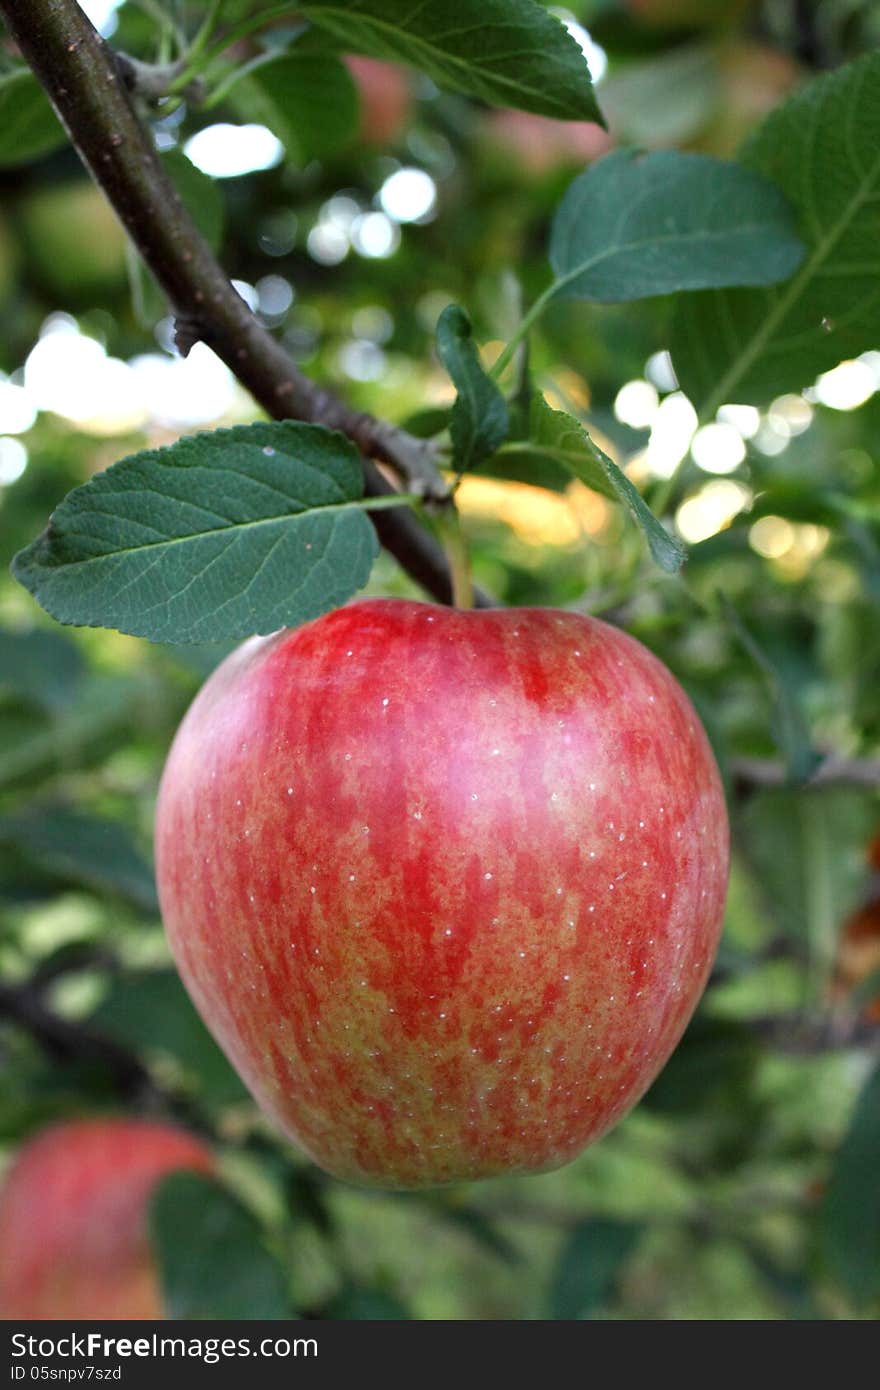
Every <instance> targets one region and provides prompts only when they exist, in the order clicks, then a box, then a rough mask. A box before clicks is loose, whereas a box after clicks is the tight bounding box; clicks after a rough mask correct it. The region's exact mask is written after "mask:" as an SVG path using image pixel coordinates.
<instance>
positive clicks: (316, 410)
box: [0, 0, 489, 605]
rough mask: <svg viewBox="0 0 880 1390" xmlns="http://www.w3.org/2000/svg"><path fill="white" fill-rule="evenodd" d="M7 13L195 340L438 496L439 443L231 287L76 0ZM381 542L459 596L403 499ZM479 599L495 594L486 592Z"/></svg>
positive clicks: (433, 590)
mask: <svg viewBox="0 0 880 1390" xmlns="http://www.w3.org/2000/svg"><path fill="white" fill-rule="evenodd" d="M0 15H2V16H3V18H4V20H5V23H6V27H7V29H8V31H9V33H10V34H11V36H12V37H13V38H14V39H15V41H16V43H17V44H18V46H19V48H20V49H21V52H22V54H23V56H24V57H25V59H26V60H27V62H28V63H29V64H30V66H31V68H32V69H33V71H34V73H35V75H36V76H37V77H38V78H39V80H40V82H41V83H42V85H43V87H44V88H45V90H46V92H47V94H48V96H49V98H50V100H51V101H52V104H53V106H54V107H55V110H56V112H57V113H58V116H59V118H60V120H61V121H62V123H63V124H64V126H65V127H66V129H67V131H68V133H69V135H70V138H71V140H72V141H73V144H74V145H75V147H76V149H77V151H78V152H79V155H80V157H81V159H82V160H83V162H84V164H85V165H86V167H87V168H88V169H89V170H90V172H91V174H92V176H93V177H94V179H95V181H96V182H97V184H98V185H99V187H100V188H101V189H102V190H103V192H104V193H105V195H106V197H107V199H108V200H109V202H110V204H111V205H112V207H113V209H114V211H115V212H116V214H117V216H118V217H119V219H120V221H121V222H122V223H123V225H124V226H125V228H126V229H127V231H128V233H129V235H130V236H131V238H132V240H133V242H134V244H135V246H136V247H137V248H138V251H139V252H140V254H141V256H142V257H143V260H144V261H145V263H146V265H147V266H148V267H149V268H150V270H151V271H152V273H153V275H154V276H155V277H156V279H157V280H158V282H159V284H160V285H161V287H162V289H163V290H164V292H165V294H166V295H167V296H168V299H169V301H170V303H171V305H172V308H173V309H174V311H175V314H176V315H177V318H178V320H179V322H180V324H181V325H182V327H183V331H184V334H185V336H186V338H187V340H188V342H189V343H190V344H191V343H192V342H194V341H196V340H197V339H201V340H202V341H204V342H205V343H207V344H208V345H209V346H210V347H211V348H213V350H214V351H215V352H216V353H217V355H218V357H220V358H221V359H222V360H223V361H224V362H225V363H226V365H227V366H228V367H229V368H230V370H231V371H232V372H234V374H235V376H236V377H237V378H238V380H239V381H240V382H241V383H242V384H243V385H244V386H245V387H247V389H248V390H249V391H250V392H251V394H252V395H253V396H254V398H255V400H256V401H258V402H259V404H260V405H261V406H262V407H263V408H264V410H266V411H267V413H268V414H269V415H270V416H272V417H273V418H275V419H279V420H280V419H290V418H294V419H298V420H306V421H310V422H312V423H315V424H321V425H325V426H327V427H328V428H330V429H336V430H340V431H341V432H342V433H343V434H345V435H347V436H348V438H349V439H351V440H352V441H353V443H354V444H355V445H356V446H357V448H358V449H359V450H360V452H361V453H362V455H363V457H364V477H365V488H366V492H367V495H368V496H381V495H387V494H391V493H393V492H394V488H393V487H392V486H391V484H390V483H389V482H388V481H387V480H386V479H385V478H384V477H383V475H382V473H381V472H380V471H379V470H378V469H377V468H376V466H375V463H374V462H373V460H379V461H381V462H383V463H386V464H390V465H391V466H392V467H393V468H394V469H395V470H396V471H397V472H398V473H399V474H400V475H401V476H402V477H404V478H405V479H406V483H407V486H408V488H409V489H410V490H411V491H418V492H421V493H422V494H424V495H425V496H427V497H436V496H442V495H443V494H444V492H445V486H444V484H443V482H442V479H441V477H440V475H439V473H438V470H437V466H436V455H435V450H434V447H433V445H432V444H431V443H430V442H428V441H425V440H422V439H417V438H415V436H413V435H410V434H407V433H406V432H405V431H404V430H401V429H400V428H398V427H397V426H395V425H393V424H390V423H389V422H387V421H383V420H377V419H375V418H374V417H373V416H371V415H367V414H365V413H363V412H361V411H356V410H352V409H351V408H350V407H349V406H348V405H346V404H345V403H344V402H343V401H341V400H340V399H339V398H338V397H337V396H336V395H334V394H333V392H331V391H328V390H325V389H323V388H321V387H320V386H318V385H316V384H315V383H314V382H313V381H310V380H309V378H308V377H306V376H304V374H303V373H302V372H301V371H300V370H299V369H298V367H297V366H296V365H295V363H294V362H292V361H291V359H290V358H289V357H288V355H287V353H286V352H285V351H284V349H283V348H282V347H281V346H280V344H279V343H278V342H276V340H275V339H274V338H273V337H272V336H271V334H270V333H268V332H267V330H266V329H265V328H264V327H263V325H262V324H261V323H260V322H259V320H258V319H257V318H256V317H255V316H254V314H252V312H251V310H250V309H249V308H248V306H247V305H246V304H245V302H244V300H243V299H242V298H241V296H240V295H239V294H238V293H237V292H236V291H235V289H234V288H233V286H232V285H231V284H230V282H229V280H228V278H227V277H226V275H225V274H224V272H223V270H222V268H221V267H220V265H219V263H218V262H217V260H216V258H215V256H214V254H213V252H212V250H211V248H210V247H209V245H208V243H207V242H206V241H205V239H204V237H202V236H201V234H200V233H199V231H198V229H197V228H196V226H195V224H194V222H193V220H192V218H191V217H190V215H189V213H188V212H187V210H186V208H185V207H184V206H183V203H182V202H181V200H180V198H179V196H178V194H177V191H176V189H175V187H174V185H173V183H172V182H171V180H170V179H169V178H168V176H167V174H166V173H165V170H164V169H163V167H162V164H161V162H160V160H159V158H158V156H157V154H156V151H155V149H154V147H153V143H152V141H151V139H150V137H149V134H148V132H147V131H146V129H145V128H144V126H143V124H142V122H141V120H140V118H139V116H138V114H137V112H136V110H135V107H134V105H133V102H132V98H131V93H130V90H129V88H130V86H132V85H133V83H132V80H131V72H130V64H128V63H127V61H126V60H120V59H118V58H117V57H116V55H115V54H114V53H113V52H112V51H111V50H110V49H109V48H108V46H107V45H106V44H105V43H104V41H103V39H102V38H101V37H100V35H99V34H98V33H97V32H96V31H95V29H94V28H93V26H92V25H91V24H90V23H89V21H88V19H87V18H86V17H85V15H84V14H83V12H82V10H81V9H80V8H79V6H78V5H77V4H75V3H73V0H27V3H26V4H22V3H21V0H0ZM370 519H371V520H372V522H373V524H374V526H375V527H376V530H377V532H378V534H379V538H380V540H381V542H382V544H383V545H384V546H385V547H386V549H388V550H389V551H390V552H391V553H392V554H393V555H394V556H395V557H396V558H397V560H398V561H399V562H400V564H401V565H402V566H403V568H404V569H405V570H406V571H407V572H408V573H409V574H410V575H411V577H412V578H413V579H415V580H416V582H417V583H419V584H420V585H421V586H422V587H423V588H424V589H426V590H427V591H428V592H429V593H430V594H432V595H433V596H434V597H435V598H437V599H439V600H440V601H441V602H443V603H449V602H451V600H452V587H451V581H450V577H449V570H448V566H447V563H446V559H445V556H444V554H443V550H442V548H441V547H440V545H439V544H438V543H437V542H436V541H435V539H434V538H433V536H431V534H430V533H429V532H428V531H426V530H425V529H424V527H423V526H422V525H421V524H420V523H419V522H418V521H417V519H416V518H415V516H413V514H412V513H411V512H410V511H408V510H407V509H406V508H405V507H403V506H402V507H401V508H400V509H399V510H398V509H396V508H395V509H392V510H390V511H380V512H376V513H372V514H371V518H370ZM477 602H478V603H479V604H481V605H486V604H488V603H489V600H488V599H487V598H486V597H485V596H483V595H478V597H477Z"/></svg>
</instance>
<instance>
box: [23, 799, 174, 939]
mask: <svg viewBox="0 0 880 1390" xmlns="http://www.w3.org/2000/svg"><path fill="white" fill-rule="evenodd" d="M0 843H2V844H6V845H11V846H14V847H15V848H16V849H17V850H18V852H19V854H20V855H21V856H22V857H23V858H24V860H25V861H26V862H27V863H28V864H32V865H34V867H36V868H38V869H41V870H43V871H44V872H46V873H49V874H51V875H52V877H53V878H55V879H56V881H60V882H61V883H62V884H64V885H68V884H69V885H73V886H78V887H85V888H90V889H92V890H93V891H94V892H98V893H108V892H109V893H112V894H116V895H118V896H119V897H122V898H125V899H126V900H127V901H128V902H130V903H131V904H132V906H133V907H136V908H137V909H138V911H140V912H145V913H147V914H149V915H152V914H155V913H156V912H158V902H157V900H156V887H155V882H154V879H153V870H152V867H151V865H150V864H149V862H148V861H147V860H146V859H145V858H144V856H143V855H142V854H141V853H140V851H139V850H138V849H137V847H136V846H135V844H134V843H133V841H132V838H131V835H130V834H129V832H128V830H127V829H126V827H125V826H124V825H122V824H121V823H120V822H119V821H114V820H106V819H104V818H103V817H100V816H88V815H84V814H82V813H81V812H78V811H68V810H65V809H61V808H46V807H42V808H41V809H40V810H39V811H32V812H30V813H29V814H27V815H23V816H16V817H10V818H8V819H5V820H0Z"/></svg>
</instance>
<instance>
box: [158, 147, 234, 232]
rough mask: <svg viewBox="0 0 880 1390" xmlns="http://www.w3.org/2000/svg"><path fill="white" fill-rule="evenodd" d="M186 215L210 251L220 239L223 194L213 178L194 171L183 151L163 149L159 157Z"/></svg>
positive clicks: (198, 170) (195, 169) (196, 170)
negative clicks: (190, 218) (191, 220)
mask: <svg viewBox="0 0 880 1390" xmlns="http://www.w3.org/2000/svg"><path fill="white" fill-rule="evenodd" d="M161 160H162V164H163V167H164V169H165V172H166V174H167V175H168V176H169V178H170V179H171V181H172V183H173V184H174V186H175V188H176V189H177V191H178V193H179V194H180V198H181V201H182V203H183V205H184V207H185V208H186V210H187V212H188V213H189V214H190V216H191V217H192V219H193V221H194V222H195V224H196V226H197V227H198V229H199V231H200V232H201V234H202V236H203V237H204V238H205V240H206V241H207V243H208V245H209V246H210V247H211V249H212V250H213V251H216V250H218V249H219V247H220V243H221V241H222V240H223V219H224V207H223V194H222V192H221V189H220V185H219V183H218V182H217V180H216V179H212V178H209V177H208V175H207V174H203V173H202V171H201V169H197V168H196V166H195V165H194V164H193V162H192V160H191V159H188V158H187V157H186V155H185V154H184V153H183V151H182V150H166V151H165V153H164V154H163V155H162V156H161Z"/></svg>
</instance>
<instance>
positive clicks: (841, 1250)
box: [822, 1067, 880, 1304]
mask: <svg viewBox="0 0 880 1390" xmlns="http://www.w3.org/2000/svg"><path fill="white" fill-rule="evenodd" d="M878 1157H880V1067H876V1068H875V1069H874V1071H873V1073H872V1074H871V1076H870V1077H869V1078H868V1082H867V1084H866V1086H865V1088H864V1090H863V1091H862V1093H861V1095H860V1096H859V1099H858V1101H857V1103H856V1109H855V1114H854V1115H853V1118H852V1123H851V1125H850V1129H849V1133H848V1134H847V1136H846V1138H845V1139H844V1141H843V1143H842V1145H841V1146H840V1149H839V1150H838V1153H837V1156H836V1158H835V1161H834V1168H833V1170H832V1173H831V1180H830V1182H829V1184H828V1190H827V1193H826V1195H825V1201H824V1204H823V1210H822V1233H823V1238H824V1248H825V1254H826V1258H827V1260H828V1264H829V1266H830V1267H831V1270H832V1271H833V1273H834V1275H835V1277H836V1278H837V1279H839V1280H840V1282H841V1284H843V1286H844V1288H845V1289H846V1290H847V1291H848V1293H849V1294H850V1295H851V1297H852V1299H853V1300H854V1302H855V1303H857V1304H865V1303H868V1302H869V1301H871V1300H873V1299H877V1298H880V1183H878V1181H877V1162H878Z"/></svg>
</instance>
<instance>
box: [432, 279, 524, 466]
mask: <svg viewBox="0 0 880 1390" xmlns="http://www.w3.org/2000/svg"><path fill="white" fill-rule="evenodd" d="M437 352H438V353H439V356H440V360H441V362H442V363H443V365H444V367H445V368H446V370H447V372H448V373H449V375H450V377H451V378H452V382H453V385H454V386H455V389H456V391H457V392H458V397H457V399H456V402H455V405H454V406H453V407H452V415H451V417H450V421H449V433H450V435H451V437H452V448H453V452H454V456H455V466H456V468H457V469H458V470H459V471H460V472H465V471H467V470H468V469H471V468H474V467H475V466H476V465H477V464H478V463H479V462H480V461H481V460H482V459H484V458H486V457H487V455H489V454H491V453H492V452H493V450H495V449H497V448H498V445H499V444H500V443H501V442H502V441H503V440H504V439H505V438H506V437H507V431H508V429H509V427H510V420H509V417H508V412H507V404H506V402H505V400H504V397H503V396H502V394H501V392H500V391H499V390H498V387H497V386H496V385H495V383H494V381H493V380H492V378H491V377H490V376H488V375H487V373H486V372H485V371H484V370H483V368H482V365H481V363H480V359H479V356H478V354H477V349H476V347H475V345H474V340H473V330H472V329H471V324H470V320H469V318H468V316H467V314H466V313H465V312H464V310H463V309H461V308H459V306H458V305H457V304H449V305H447V307H446V308H445V309H444V310H443V313H442V314H441V315H440V318H439V319H438V321H437Z"/></svg>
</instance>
